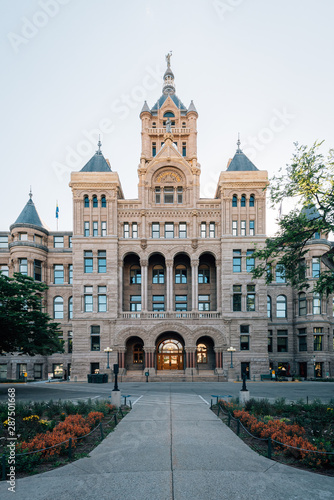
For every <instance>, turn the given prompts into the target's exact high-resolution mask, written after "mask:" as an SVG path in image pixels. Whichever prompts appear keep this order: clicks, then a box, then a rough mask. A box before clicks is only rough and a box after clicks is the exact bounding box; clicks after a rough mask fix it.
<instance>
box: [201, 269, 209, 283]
mask: <svg viewBox="0 0 334 500" xmlns="http://www.w3.org/2000/svg"><path fill="white" fill-rule="evenodd" d="M198 283H199V284H202V283H210V269H209V268H208V267H200V268H199V269H198Z"/></svg>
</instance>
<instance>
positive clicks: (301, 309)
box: [298, 292, 307, 316]
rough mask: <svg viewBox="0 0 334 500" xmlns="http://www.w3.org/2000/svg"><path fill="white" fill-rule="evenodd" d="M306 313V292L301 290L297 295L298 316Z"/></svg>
mask: <svg viewBox="0 0 334 500" xmlns="http://www.w3.org/2000/svg"><path fill="white" fill-rule="evenodd" d="M306 313H307V303H306V293H304V292H301V293H300V294H299V295H298V314H299V316H306Z"/></svg>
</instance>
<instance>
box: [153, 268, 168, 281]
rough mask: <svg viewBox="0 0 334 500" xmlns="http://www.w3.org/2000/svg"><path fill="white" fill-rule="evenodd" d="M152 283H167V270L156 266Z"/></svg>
mask: <svg viewBox="0 0 334 500" xmlns="http://www.w3.org/2000/svg"><path fill="white" fill-rule="evenodd" d="M152 283H155V284H157V283H159V284H162V283H165V270H164V268H163V267H162V266H154V267H153V272H152Z"/></svg>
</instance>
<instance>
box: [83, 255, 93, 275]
mask: <svg viewBox="0 0 334 500" xmlns="http://www.w3.org/2000/svg"><path fill="white" fill-rule="evenodd" d="M84 272H85V273H92V272H93V252H92V251H91V250H85V251H84Z"/></svg>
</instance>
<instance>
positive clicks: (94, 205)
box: [93, 195, 98, 208]
mask: <svg viewBox="0 0 334 500" xmlns="http://www.w3.org/2000/svg"><path fill="white" fill-rule="evenodd" d="M97 206H98V203H97V196H95V195H94V196H93V207H95V208H96V207H97Z"/></svg>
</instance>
